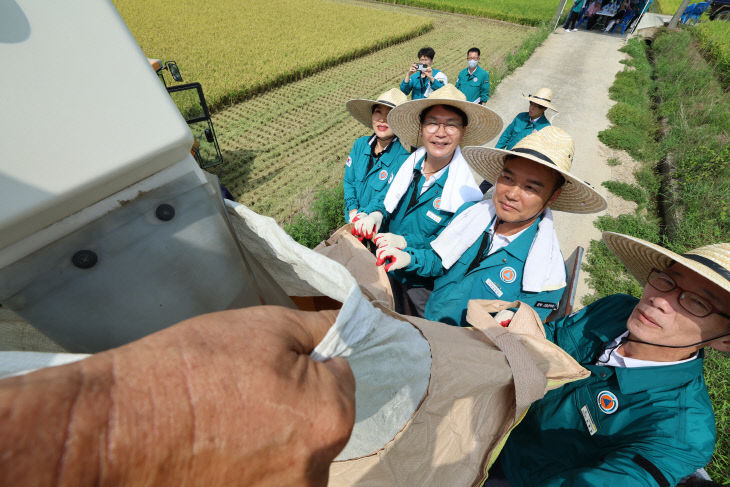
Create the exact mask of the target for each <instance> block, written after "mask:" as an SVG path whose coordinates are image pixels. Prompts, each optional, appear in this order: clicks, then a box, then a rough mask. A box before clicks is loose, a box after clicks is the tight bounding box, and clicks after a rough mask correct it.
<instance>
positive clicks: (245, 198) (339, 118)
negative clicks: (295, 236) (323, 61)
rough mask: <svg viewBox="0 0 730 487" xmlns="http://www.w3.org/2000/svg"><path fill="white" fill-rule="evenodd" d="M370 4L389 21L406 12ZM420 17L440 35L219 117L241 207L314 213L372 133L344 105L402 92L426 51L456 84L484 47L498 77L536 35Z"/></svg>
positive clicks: (283, 216)
mask: <svg viewBox="0 0 730 487" xmlns="http://www.w3.org/2000/svg"><path fill="white" fill-rule="evenodd" d="M352 3H354V2H352ZM370 5H373V8H377V9H378V10H380V11H381V12H382V13H383V14H384V15H390V14H391V12H392V11H393V10H399V11H401V10H403V7H396V6H392V5H386V4H379V3H378V4H376V3H373V4H370ZM415 11H416V12H418V11H417V10H415ZM420 14H421V15H428V18H433V24H434V29H433V30H432V31H429V32H428V33H426V34H425V35H423V36H420V37H419V38H417V39H412V40H409V41H407V42H403V43H401V44H398V45H396V46H391V47H388V48H386V49H383V50H380V51H377V52H375V53H373V54H369V55H367V56H364V57H362V58H360V59H357V60H355V61H351V62H348V63H345V64H342V65H339V66H336V67H333V68H330V69H328V70H326V71H323V72H321V73H318V74H316V75H314V76H311V77H308V78H305V79H303V80H300V81H297V82H295V83H290V84H288V85H286V86H282V87H279V88H276V89H274V90H271V91H269V92H267V93H265V94H262V95H259V96H256V97H254V98H252V99H249V100H246V101H244V102H243V103H239V104H237V105H235V106H233V107H230V108H227V109H225V110H221V111H219V112H218V113H216V114H215V115H214V117H213V121H214V123H215V127H216V131H217V133H218V140H219V142H220V144H221V148H222V149H223V153H224V161H225V162H224V164H223V166H222V167H221V171H222V180H223V183H224V184H225V185H226V186H227V187H228V188H229V189H230V190H231V192H232V193H233V195H234V196H235V197H236V199H237V200H238V201H239V202H241V203H243V204H245V205H247V206H248V207H250V208H252V209H253V210H254V211H257V212H259V213H262V214H265V215H269V216H272V217H274V218H275V219H277V221H279V222H280V223H288V222H290V221H291V220H292V217H294V216H295V215H296V214H298V213H301V212H306V211H307V210H308V209H309V205H310V203H311V201H312V196H313V195H314V194H315V193H316V192H317V191H319V190H321V189H323V188H330V187H334V186H336V185H337V184H339V183H340V182H341V181H342V175H343V172H344V167H345V166H344V163H345V159H346V158H347V154H348V153H349V151H350V149H351V148H352V144H353V143H354V141H355V139H356V138H357V137H360V136H363V135H368V134H369V132H368V129H366V128H365V127H363V126H362V125H360V124H359V123H358V122H356V121H355V120H353V119H352V117H350V115H349V114H348V113H347V111H346V110H345V102H346V101H347V100H348V99H351V98H361V97H365V98H368V97H375V96H377V95H378V94H380V93H382V92H383V91H385V90H388V89H390V88H393V87H396V86H398V84H399V83H400V80H401V79H402V78H403V76H404V75H405V73H406V72H407V70H408V67H409V66H410V64H411V63H412V62H414V61H415V60H416V53H417V51H418V49H420V48H421V47H423V46H425V45H431V46H433V47H434V48H435V49H436V57H435V59H434V66H435V67H436V68H439V69H442V70H444V71H445V73H446V74H447V75H448V77H449V79H450V80H451V81H455V79H456V76H457V74H458V72H459V70H461V69H463V68H464V67H465V58H466V50H467V49H468V48H469V47H471V46H472V45H476V46H481V47H482V49H483V51H482V63H481V64H482V66H483V67H485V69H487V70H489V71H490V74H491V76H492V77H493V78H494V79H499V77H500V76H501V75H500V73H504V72H505V70H506V69H507V68H506V63H505V57H506V56H507V54H509V53H512V52H513V51H516V49H517V47H518V46H519V45H520V44H521V43H522V41H523V40H525V39H526V38H527V37H528V36H529V34H530V33H531V32H535V30H534V29H531V28H528V27H524V26H519V25H514V24H506V23H503V22H495V21H491V20H488V19H479V18H474V17H467V16H460V15H456V16H455V15H451V14H444V13H439V12H428V13H426V12H420Z"/></svg>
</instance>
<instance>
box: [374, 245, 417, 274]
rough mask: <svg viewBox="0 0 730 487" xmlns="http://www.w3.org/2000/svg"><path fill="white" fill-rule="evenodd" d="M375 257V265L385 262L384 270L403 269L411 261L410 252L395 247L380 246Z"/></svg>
mask: <svg viewBox="0 0 730 487" xmlns="http://www.w3.org/2000/svg"><path fill="white" fill-rule="evenodd" d="M377 257H378V259H377V260H376V261H375V265H383V264H385V272H390V271H391V270H396V269H403V268H404V267H406V266H407V265H408V264H410V263H411V254H409V253H408V252H403V251H402V250H400V249H396V248H395V247H381V248H380V249H378V252H377Z"/></svg>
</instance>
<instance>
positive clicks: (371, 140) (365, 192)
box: [343, 88, 410, 222]
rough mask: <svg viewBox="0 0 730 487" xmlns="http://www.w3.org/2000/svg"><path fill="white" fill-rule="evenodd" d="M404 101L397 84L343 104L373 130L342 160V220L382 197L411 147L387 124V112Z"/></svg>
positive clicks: (370, 208)
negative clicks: (374, 96) (370, 97)
mask: <svg viewBox="0 0 730 487" xmlns="http://www.w3.org/2000/svg"><path fill="white" fill-rule="evenodd" d="M405 101H407V98H406V96H405V95H404V94H403V93H401V91H400V90H399V89H397V88H393V89H392V90H389V91H386V92H385V93H382V94H381V95H380V96H379V97H378V99H377V100H363V99H358V100H350V101H348V102H347V104H346V105H345V106H346V107H347V111H349V112H350V115H352V117H353V118H354V119H355V120H357V121H358V122H360V123H361V124H363V125H365V126H366V127H368V128H369V129H372V130H373V135H370V136H365V137H360V138H359V139H357V140H356V141H355V144H354V145H353V146H352V150H351V151H350V155H349V156H348V157H347V162H346V163H345V177H344V180H343V186H344V188H345V220H346V221H347V222H351V221H353V218H355V216H356V215H357V214H358V213H361V212H362V213H370V212H371V211H373V210H374V208H375V204H376V203H377V202H378V201H382V199H383V198H385V192H386V191H387V190H388V186H389V185H390V183H391V181H392V180H393V177H394V176H395V173H396V172H398V169H400V166H401V164H403V161H405V160H406V158H407V157H408V155H409V154H410V151H408V150H406V148H404V147H403V145H401V143H400V140H398V137H397V136H396V135H395V134H394V133H393V130H391V128H390V126H389V125H388V113H390V110H391V109H393V107H396V106H398V105H400V104H401V103H404V102H405Z"/></svg>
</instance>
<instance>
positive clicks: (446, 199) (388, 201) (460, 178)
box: [383, 147, 482, 213]
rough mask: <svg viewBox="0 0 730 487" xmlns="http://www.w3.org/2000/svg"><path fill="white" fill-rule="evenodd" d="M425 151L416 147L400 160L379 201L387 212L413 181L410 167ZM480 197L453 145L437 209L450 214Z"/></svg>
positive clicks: (472, 176) (392, 208)
mask: <svg viewBox="0 0 730 487" xmlns="http://www.w3.org/2000/svg"><path fill="white" fill-rule="evenodd" d="M425 154H426V149H425V148H423V147H421V148H419V149H418V150H416V151H415V152H414V153H413V154H411V155H410V156H409V157H408V159H406V160H405V161H404V162H403V165H402V166H401V167H400V169H399V170H398V172H397V173H396V175H395V177H394V178H393V182H392V183H391V184H390V188H388V192H387V193H386V194H385V201H384V202H383V203H384V204H385V209H386V210H388V213H393V211H394V210H395V208H396V206H398V202H400V200H401V199H402V198H403V196H405V194H406V191H408V186H409V185H410V184H411V181H412V180H413V169H414V168H415V167H416V163H417V162H418V161H420V160H421V158H422V157H423V156H424V155H425ZM480 199H482V191H481V190H480V189H479V185H478V184H477V182H476V180H475V179H474V174H473V173H472V172H471V169H470V168H469V164H468V163H467V162H466V159H464V156H462V155H461V149H460V148H459V147H457V148H456V151H455V152H454V157H452V158H451V162H450V163H449V173H448V176H447V177H446V184H444V190H443V192H442V193H441V205H440V208H441V209H442V210H444V211H448V212H450V213H456V210H458V209H459V207H460V206H461V205H463V204H464V203H466V202H467V201H479V200H480Z"/></svg>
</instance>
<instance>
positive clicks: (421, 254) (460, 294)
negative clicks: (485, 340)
mask: <svg viewBox="0 0 730 487" xmlns="http://www.w3.org/2000/svg"><path fill="white" fill-rule="evenodd" d="M540 220H541V218H538V219H537V220H536V221H535V222H534V223H533V224H532V225H530V226H529V227H528V228H527V229H526V230H525V231H524V232H523V233H522V234H521V235H520V236H519V237H517V238H516V239H515V240H514V241H513V242H511V243H510V244H509V245H507V246H506V247H502V248H501V249H499V250H497V251H496V252H494V253H493V254H491V255H489V256H488V257H487V258H483V259H481V260H480V261H479V262H478V264H475V266H472V262H473V261H474V259H475V258H476V257H477V254H478V253H479V250H480V249H482V245H481V244H482V239H483V238H479V239H477V241H476V242H474V243H473V244H472V245H471V246H470V247H469V248H468V249H467V250H466V251H465V252H464V253H463V254H462V255H461V257H459V260H457V261H456V262H455V263H454V265H452V266H451V268H449V270H448V271H446V272H445V273H443V272H442V273H443V275H442V276H441V277H439V278H437V279H436V280H435V281H434V285H433V292H432V293H431V296H430V297H429V298H428V302H427V303H426V310H425V313H424V317H425V318H426V319H427V320H431V321H440V322H441V323H446V324H449V325H457V326H469V324H468V323H467V322H466V308H467V305H468V303H469V300H470V299H501V300H503V301H517V300H519V301H522V302H524V303H527V304H529V305H531V306H532V307H533V308H534V309H535V311H537V313H538V314H539V315H540V318H541V319H543V320H544V319H545V318H547V316H548V315H549V314H550V312H551V311H552V310H553V309H557V307H558V302H559V301H560V297H561V296H562V294H563V289H564V287H563V288H560V289H556V290H552V291H543V292H539V293H534V292H527V291H524V290H523V289H522V277H523V269H524V267H525V260H527V254H528V253H529V252H530V247H531V246H532V242H533V240H534V239H535V236H536V235H537V226H538V224H539V223H540ZM493 224H494V221H492V224H490V225H489V227H488V228H487V229H486V231H485V233H484V235H485V236H486V238H490V237H489V229H490V228H491V226H492V225H493ZM487 242H488V241H487ZM484 250H485V252H486V248H484ZM406 251H407V252H409V253H411V255H412V256H411V264H410V265H409V266H407V267H406V271H411V272H421V273H423V272H424V270H427V271H426V272H430V273H431V274H435V273H436V272H434V271H435V270H436V268H440V269H441V270H443V267H442V266H441V259H440V258H439V256H438V254H436V252H435V251H434V250H433V249H428V250H426V251H419V250H417V249H408V247H406ZM485 252H484V253H485ZM414 254H415V255H414ZM436 261H437V262H436Z"/></svg>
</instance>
